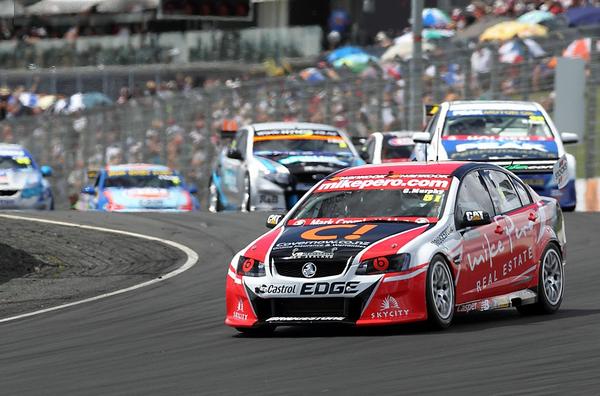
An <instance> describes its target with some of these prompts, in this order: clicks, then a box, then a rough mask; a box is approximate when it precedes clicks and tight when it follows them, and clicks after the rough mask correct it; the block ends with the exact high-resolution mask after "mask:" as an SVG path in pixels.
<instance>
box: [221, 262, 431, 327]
mask: <svg viewBox="0 0 600 396" xmlns="http://www.w3.org/2000/svg"><path fill="white" fill-rule="evenodd" d="M426 274H427V265H424V266H420V267H417V268H413V269H411V270H409V271H406V272H402V273H391V274H385V275H383V276H382V275H370V276H357V277H356V278H354V279H353V280H350V281H348V279H344V280H341V279H336V280H332V279H331V278H327V279H328V280H327V281H324V280H320V279H295V280H294V281H286V282H281V281H279V280H277V281H276V282H275V281H274V282H265V279H262V283H263V284H264V285H265V286H266V288H263V289H264V290H265V291H266V292H265V293H261V292H260V287H259V288H258V289H257V286H256V285H257V284H258V283H260V281H258V282H257V281H256V280H257V279H260V278H245V277H242V276H239V275H237V274H235V272H234V271H233V270H232V269H231V268H230V270H229V274H228V277H227V286H226V287H227V291H226V307H227V314H226V319H225V324H227V325H229V326H232V327H257V326H263V325H306V324H314V323H338V324H350V325H356V326H379V325H389V324H398V323H408V322H415V321H421V320H426V319H427V305H426V302H425V278H426ZM262 286H263V285H262V284H261V287H262ZM269 286H271V288H270V289H269ZM268 290H270V291H273V293H271V294H269V291H268ZM354 290H356V293H353V291H354ZM265 294H267V295H265Z"/></svg>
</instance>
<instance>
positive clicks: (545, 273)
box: [517, 243, 565, 315]
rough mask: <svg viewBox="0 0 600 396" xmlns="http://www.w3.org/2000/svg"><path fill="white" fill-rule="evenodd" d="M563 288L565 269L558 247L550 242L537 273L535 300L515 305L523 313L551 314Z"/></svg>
mask: <svg viewBox="0 0 600 396" xmlns="http://www.w3.org/2000/svg"><path fill="white" fill-rule="evenodd" d="M564 290H565V269H564V266H563V264H562V257H561V255H560V250H559V249H558V247H557V246H556V245H555V244H553V243H551V244H549V245H548V246H547V247H546V249H545V250H544V254H542V260H541V263H540V269H539V273H538V286H537V291H538V292H537V295H538V296H537V302H536V303H534V304H528V305H521V306H517V310H518V311H519V313H520V314H523V315H532V314H553V313H555V312H556V311H558V308H560V304H562V300H563V294H564Z"/></svg>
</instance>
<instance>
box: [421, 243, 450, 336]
mask: <svg viewBox="0 0 600 396" xmlns="http://www.w3.org/2000/svg"><path fill="white" fill-rule="evenodd" d="M426 299H427V320H428V322H429V326H430V327H431V328H433V329H436V330H441V329H445V328H447V327H448V326H450V324H451V323H452V318H453V317H454V303H455V297H454V281H453V280H452V274H451V273H450V268H448V264H447V263H446V261H445V260H444V259H443V258H442V257H441V256H439V255H438V256H434V257H433V259H432V260H431V263H430V264H429V269H428V270H427V287H426Z"/></svg>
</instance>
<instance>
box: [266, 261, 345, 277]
mask: <svg viewBox="0 0 600 396" xmlns="http://www.w3.org/2000/svg"><path fill="white" fill-rule="evenodd" d="M308 262H311V263H314V264H315V266H316V267H317V272H316V273H315V275H314V276H313V277H312V278H313V279H314V278H322V277H324V276H334V275H340V274H341V273H343V272H344V270H345V269H346V265H347V262H346V261H334V260H311V259H302V260H282V259H278V260H275V270H276V271H277V273H278V274H279V275H282V276H289V277H292V278H305V276H304V275H302V267H303V266H304V264H306V263H308Z"/></svg>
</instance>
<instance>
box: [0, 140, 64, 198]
mask: <svg viewBox="0 0 600 396" xmlns="http://www.w3.org/2000/svg"><path fill="white" fill-rule="evenodd" d="M49 176H52V168H50V167H49V166H42V167H39V166H38V165H37V164H36V162H35V161H34V159H33V157H32V156H31V154H30V153H29V152H28V151H27V150H25V149H24V148H23V147H21V146H19V145H17V144H0V209H41V210H52V209H54V197H53V195H52V189H51V187H50V183H49V182H48V180H47V179H46V178H47V177H49Z"/></svg>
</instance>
